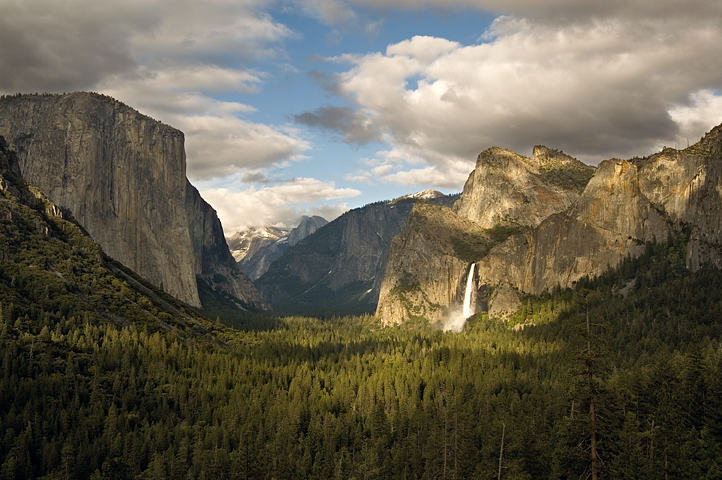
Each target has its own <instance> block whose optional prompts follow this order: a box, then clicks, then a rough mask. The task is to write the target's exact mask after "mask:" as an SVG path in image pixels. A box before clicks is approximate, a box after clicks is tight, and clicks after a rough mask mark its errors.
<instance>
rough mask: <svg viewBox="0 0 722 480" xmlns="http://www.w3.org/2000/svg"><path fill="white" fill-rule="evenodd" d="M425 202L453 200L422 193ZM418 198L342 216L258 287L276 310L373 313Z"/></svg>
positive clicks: (289, 252) (289, 255)
mask: <svg viewBox="0 0 722 480" xmlns="http://www.w3.org/2000/svg"><path fill="white" fill-rule="evenodd" d="M423 197H424V198H427V199H428V201H431V202H436V203H439V204H452V203H453V201H454V200H456V198H457V197H455V196H452V197H447V196H444V195H443V194H441V193H440V192H423ZM418 201H419V196H418V195H411V196H407V197H400V198H397V199H395V200H393V201H388V202H378V203H374V204H371V205H366V206H365V207H362V208H357V209H354V210H351V211H349V212H346V213H345V214H343V215H341V216H340V217H338V218H337V219H335V220H333V221H332V222H330V223H328V224H327V225H324V226H323V227H321V228H319V229H318V230H316V231H315V232H314V233H313V234H311V235H309V236H308V237H306V238H304V239H303V240H301V241H300V242H298V243H297V244H296V245H295V246H293V247H290V248H289V249H288V250H287V251H286V252H285V253H284V254H283V255H282V256H281V257H280V258H279V259H278V260H276V261H275V262H273V263H272V264H271V266H270V268H269V269H268V271H267V272H266V273H264V274H263V275H262V276H261V277H260V278H259V279H258V281H256V286H258V288H259V289H260V290H261V292H263V294H264V296H265V297H266V299H268V301H269V302H270V303H271V305H272V306H273V307H274V308H275V309H276V310H286V311H302V310H303V311H313V312H318V313H329V312H333V313H361V312H373V311H374V309H375V308H376V305H377V303H378V298H379V290H380V289H381V281H382V280H383V276H384V272H385V271H386V265H387V263H388V258H389V249H390V247H391V240H392V239H393V238H394V236H396V235H398V234H399V233H401V231H402V230H403V229H404V225H406V222H407V220H408V217H409V212H411V209H412V207H413V205H414V204H415V203H416V202H418Z"/></svg>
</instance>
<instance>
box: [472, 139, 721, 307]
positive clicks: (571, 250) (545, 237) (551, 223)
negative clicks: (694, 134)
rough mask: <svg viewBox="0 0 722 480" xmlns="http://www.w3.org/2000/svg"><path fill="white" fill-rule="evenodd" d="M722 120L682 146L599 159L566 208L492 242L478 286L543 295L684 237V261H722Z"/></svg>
mask: <svg viewBox="0 0 722 480" xmlns="http://www.w3.org/2000/svg"><path fill="white" fill-rule="evenodd" d="M720 152H722V126H720V127H716V128H715V129H714V130H712V131H711V132H710V133H709V134H708V135H706V136H705V137H704V138H703V139H702V140H701V141H700V142H699V143H698V144H696V145H693V146H691V147H689V148H687V149H685V150H675V149H672V148H666V149H664V150H663V151H662V152H660V153H657V154H654V155H651V156H649V157H646V158H643V159H634V160H630V161H626V160H617V159H613V160H607V161H605V162H602V163H601V164H600V165H599V168H598V169H597V172H596V173H595V175H594V178H592V180H591V181H590V182H589V184H588V185H587V188H586V189H585V190H584V193H583V194H582V195H581V196H580V197H579V199H578V200H577V201H576V202H575V203H574V205H572V207H570V208H569V209H568V210H567V211H566V212H564V213H561V214H558V215H553V216H551V217H549V218H548V219H546V220H545V221H544V222H542V223H541V224H540V225H539V226H538V227H537V228H535V229H534V230H531V231H529V232H527V233H525V234H524V235H516V236H513V237H511V238H509V239H508V240H507V241H506V242H504V243H503V244H501V245H498V246H497V247H495V248H493V249H492V250H491V252H490V253H489V255H488V256H487V257H486V258H484V260H483V261H482V262H481V264H480V269H479V270H480V272H482V275H483V277H482V278H481V284H486V285H489V286H495V285H498V284H499V283H501V282H506V283H509V284H510V285H513V286H514V287H516V288H517V289H518V290H520V291H522V292H528V293H541V292H542V291H544V290H547V289H551V288H554V287H555V286H557V285H558V286H561V287H570V286H572V285H573V284H574V283H575V282H576V281H577V280H579V279H580V278H582V277H584V276H590V277H594V276H596V275H599V274H600V273H602V272H603V271H604V270H606V269H607V268H609V267H614V266H616V265H617V264H618V263H619V262H620V261H621V260H622V259H623V258H624V257H625V256H627V255H631V256H636V255H638V254H640V253H641V252H642V251H643V249H644V244H645V243H646V242H648V241H652V242H654V241H662V240H666V239H667V238H668V237H669V236H670V235H678V234H686V235H689V242H688V247H687V260H686V262H687V266H688V267H689V268H691V269H693V270H695V269H698V268H699V267H700V266H702V265H703V264H705V263H710V264H713V265H716V266H718V267H720V266H722V154H721V153H720Z"/></svg>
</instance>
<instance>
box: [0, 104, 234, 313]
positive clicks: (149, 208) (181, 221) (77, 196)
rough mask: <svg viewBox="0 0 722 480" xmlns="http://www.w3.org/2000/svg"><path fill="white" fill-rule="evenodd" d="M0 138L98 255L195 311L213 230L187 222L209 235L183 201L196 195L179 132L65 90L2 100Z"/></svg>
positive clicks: (198, 209)
mask: <svg viewBox="0 0 722 480" xmlns="http://www.w3.org/2000/svg"><path fill="white" fill-rule="evenodd" d="M0 135H3V136H4V137H5V138H6V139H7V140H8V143H10V144H11V145H12V146H13V147H14V148H15V149H16V150H17V152H18V159H19V164H20V171H21V174H22V176H23V177H24V178H25V179H27V180H28V181H29V182H31V183H32V184H34V185H36V186H38V188H40V189H41V190H42V191H43V192H45V193H46V194H47V195H48V197H49V198H50V199H51V200H52V201H53V202H54V203H56V204H58V205H59V206H61V207H63V208H67V209H68V210H70V211H71V212H72V214H73V216H74V217H75V218H76V219H77V221H78V222H79V223H80V224H81V225H82V226H83V227H84V228H85V230H86V231H87V232H88V233H89V234H90V236H91V237H92V238H93V239H94V240H95V241H97V242H98V243H99V244H100V245H101V246H102V248H103V249H104V250H105V252H106V253H107V254H108V255H110V256H111V257H113V258H115V259H116V260H118V261H120V262H121V263H123V264H124V265H126V266H128V267H129V268H131V269H133V270H134V271H136V272H137V273H138V274H140V275H142V276H144V277H145V278H146V279H148V280H149V281H150V282H151V283H153V284H155V285H157V286H163V288H164V289H165V291H167V292H168V293H170V294H171V295H173V296H175V297H176V298H178V299H180V300H183V301H185V302H186V303H188V304H190V305H194V306H200V300H199V297H198V289H197V284H196V274H203V273H204V272H205V271H207V270H213V267H212V266H211V265H206V264H205V261H206V259H207V258H208V259H214V260H217V258H216V257H213V255H206V253H207V252H208V251H213V248H214V246H216V245H215V240H213V241H210V240H209V237H208V236H213V235H215V234H216V233H217V232H210V231H208V232H204V233H203V234H201V233H200V231H199V230H198V228H196V227H194V225H190V226H189V223H192V224H193V223H194V222H199V224H202V225H204V226H206V227H208V226H210V227H212V228H215V223H214V222H213V221H210V222H208V221H206V220H207V219H206V220H200V221H199V220H197V219H195V216H194V215H195V214H196V213H201V214H202V215H208V216H210V217H215V212H213V214H211V213H210V212H207V211H205V208H206V207H207V208H210V207H209V206H208V205H207V204H205V202H203V200H202V199H200V197H199V196H198V198H197V199H196V200H194V201H188V199H189V198H190V197H193V196H194V195H197V191H195V189H192V188H188V185H187V180H186V177H185V168H186V164H185V151H184V137H183V133H182V132H180V131H179V130H176V129H174V128H172V127H169V126H167V125H164V124H162V123H160V122H158V121H155V120H153V119H151V118H149V117H146V116H144V115H141V114H140V113H138V112H137V111H135V110H133V109H132V108H130V107H128V106H126V105H123V104H122V103H120V102H117V101H115V100H113V99H111V98H109V97H105V96H102V95H97V94H89V93H75V94H68V95H24V96H11V97H5V98H3V99H2V100H0ZM194 191H195V193H193V192H194ZM201 204H205V207H202V206H201ZM191 208H193V211H191ZM211 210H212V209H211ZM215 221H217V217H215ZM218 227H220V224H219V225H218ZM220 238H221V239H223V236H222V234H221V236H220ZM223 242H224V243H225V240H223ZM219 248H220V247H219ZM197 249H200V250H197ZM226 250H227V247H226ZM204 252H205V253H204ZM229 255H230V254H229Z"/></svg>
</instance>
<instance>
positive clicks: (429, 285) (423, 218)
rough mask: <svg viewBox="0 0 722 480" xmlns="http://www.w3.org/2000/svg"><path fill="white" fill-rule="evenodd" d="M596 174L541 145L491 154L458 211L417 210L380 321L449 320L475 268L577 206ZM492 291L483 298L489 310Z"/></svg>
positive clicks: (384, 293) (393, 256)
mask: <svg viewBox="0 0 722 480" xmlns="http://www.w3.org/2000/svg"><path fill="white" fill-rule="evenodd" d="M593 172H594V168H592V167H589V166H588V165H584V164H583V163H581V162H579V161H578V160H576V159H574V158H572V157H570V156H568V155H566V154H564V153H563V152H561V151H559V150H552V149H549V148H546V147H544V146H536V147H534V151H533V155H532V157H524V156H522V155H519V154H517V153H514V152H512V151H509V150H504V149H501V148H497V147H493V148H490V149H488V150H485V151H483V152H482V153H481V154H480V155H479V156H478V158H477V161H476V167H475V169H474V170H473V171H472V172H471V174H470V175H469V178H468V180H467V182H466V184H465V185H464V191H463V193H462V195H461V198H460V199H459V200H458V201H457V202H456V203H455V204H454V206H453V209H448V208H447V209H442V208H441V207H438V206H435V205H429V204H424V203H419V204H417V205H416V206H415V207H414V210H413V211H412V213H411V217H410V218H411V220H410V221H409V223H408V224H407V225H406V228H405V229H404V230H403V232H402V234H401V235H399V237H398V238H395V239H394V241H393V244H392V246H391V252H390V254H389V261H388V266H387V269H386V274H385V276H384V280H383V283H382V286H381V290H380V296H379V302H378V307H377V310H376V313H377V315H379V316H380V317H382V318H383V320H384V322H385V323H400V322H403V321H406V320H409V319H414V318H422V317H423V318H426V319H427V320H429V321H432V322H435V321H439V320H441V319H442V318H444V317H448V315H449V314H450V313H451V311H452V310H453V309H454V308H455V307H457V306H458V305H459V304H460V303H461V300H462V298H463V294H464V291H463V290H464V288H465V284H462V283H463V281H464V280H465V279H466V276H467V275H468V272H469V270H470V264H471V263H474V262H477V261H478V260H479V259H481V258H483V257H484V256H486V254H487V253H488V252H489V250H490V249H491V247H492V246H493V245H495V244H498V243H500V242H502V241H503V240H505V239H506V238H507V237H509V236H510V235H511V234H513V233H518V232H521V231H523V230H525V229H528V228H530V227H533V226H536V225H538V224H539V223H540V222H541V221H542V220H544V218H546V217H548V216H549V215H552V214H554V213H557V212H560V211H563V210H565V209H567V208H569V207H570V206H571V205H572V203H573V202H574V201H575V200H576V199H577V198H578V196H579V194H580V193H581V192H582V190H583V189H584V186H585V185H586V183H587V182H588V181H589V178H590V177H591V176H592V173H593ZM488 293H489V292H487V291H485V290H482V291H480V292H479V294H478V295H476V298H477V299H478V302H479V303H480V304H481V305H482V306H484V307H485V306H487V302H488V299H489V298H488Z"/></svg>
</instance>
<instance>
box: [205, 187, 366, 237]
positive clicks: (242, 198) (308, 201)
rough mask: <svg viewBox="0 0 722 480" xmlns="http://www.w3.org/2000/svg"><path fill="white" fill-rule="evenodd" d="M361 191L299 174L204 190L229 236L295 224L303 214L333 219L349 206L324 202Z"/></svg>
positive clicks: (207, 199)
mask: <svg viewBox="0 0 722 480" xmlns="http://www.w3.org/2000/svg"><path fill="white" fill-rule="evenodd" d="M360 193H361V192H359V191H358V190H355V189H352V188H336V186H335V184H334V183H333V182H322V181H320V180H316V179H313V178H296V179H293V180H290V181H287V182H284V183H281V184H277V185H273V186H265V187H262V188H255V187H251V188H248V189H246V190H244V191H241V192H232V191H230V190H228V189H226V188H218V189H208V190H204V191H202V192H201V195H202V196H203V198H204V199H205V200H206V201H208V202H209V203H210V204H212V205H214V206H215V208H216V210H217V212H218V216H219V218H220V219H221V222H222V223H223V229H224V231H225V232H226V235H227V236H230V235H232V234H233V233H235V232H238V231H240V230H245V229H246V228H249V227H254V226H262V225H274V226H277V227H293V226H295V225H296V224H297V222H298V219H299V218H300V217H301V215H320V216H322V217H324V218H326V219H327V220H329V221H330V220H333V219H334V218H336V217H337V216H339V215H341V214H342V213H344V212H345V211H346V210H348V207H347V206H346V204H345V203H344V204H333V205H332V204H329V203H325V202H328V201H330V200H338V199H343V198H349V197H355V196H357V195H360Z"/></svg>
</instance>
